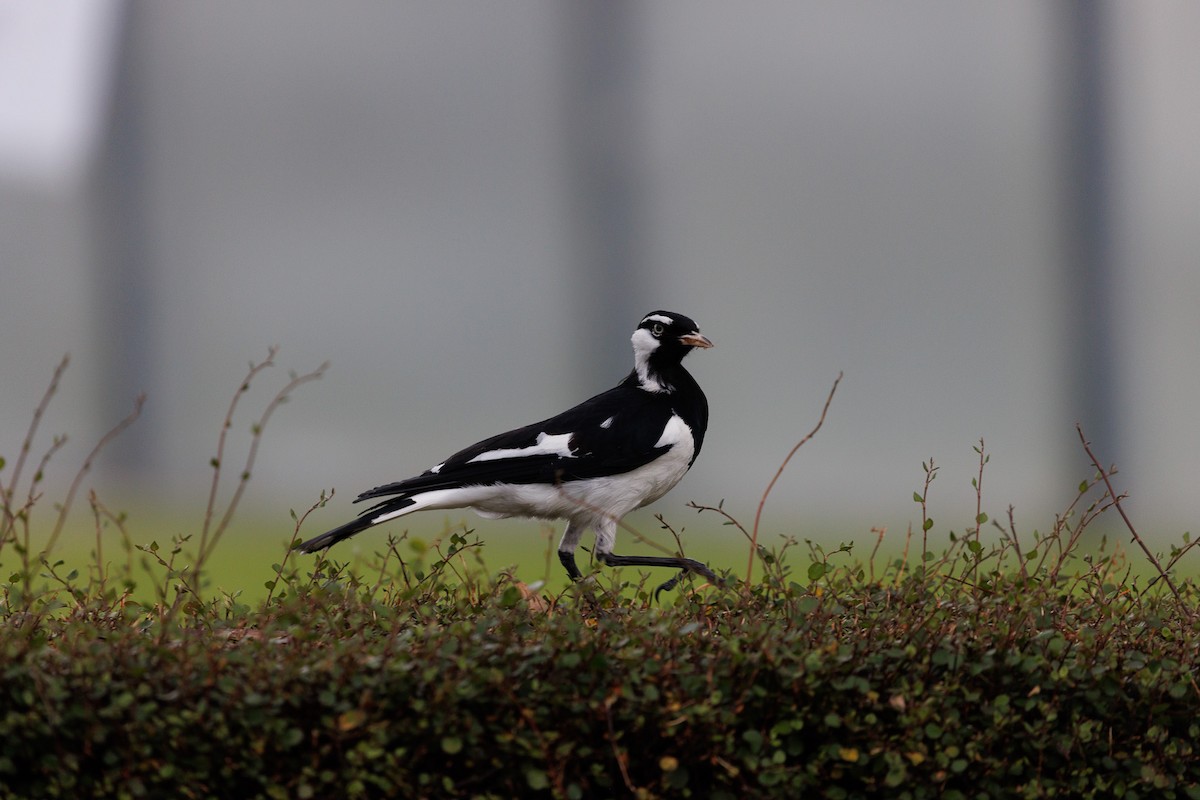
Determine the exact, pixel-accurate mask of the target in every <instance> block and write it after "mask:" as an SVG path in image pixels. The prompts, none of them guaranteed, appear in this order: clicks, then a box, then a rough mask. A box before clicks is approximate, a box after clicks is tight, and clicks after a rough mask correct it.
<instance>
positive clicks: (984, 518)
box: [975, 512, 988, 525]
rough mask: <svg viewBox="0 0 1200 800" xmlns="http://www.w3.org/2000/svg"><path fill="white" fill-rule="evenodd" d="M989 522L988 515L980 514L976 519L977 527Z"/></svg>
mask: <svg viewBox="0 0 1200 800" xmlns="http://www.w3.org/2000/svg"><path fill="white" fill-rule="evenodd" d="M987 521H988V515H987V514H984V513H982V512H981V513H980V514H979V516H978V517H976V518H975V524H976V525H982V524H983V523H985V522H987Z"/></svg>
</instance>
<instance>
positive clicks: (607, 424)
mask: <svg viewBox="0 0 1200 800" xmlns="http://www.w3.org/2000/svg"><path fill="white" fill-rule="evenodd" d="M614 419H616V417H609V418H608V419H606V420H604V422H601V423H600V427H601V428H604V429H605V430H608V429H609V428H611V427H612V424H613V420H614Z"/></svg>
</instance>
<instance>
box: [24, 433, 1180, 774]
mask: <svg viewBox="0 0 1200 800" xmlns="http://www.w3.org/2000/svg"><path fill="white" fill-rule="evenodd" d="M231 414H232V409H231ZM226 427H228V426H226ZM260 432H261V426H256V429H255V431H254V433H255V436H257V435H259V433H260ZM977 449H978V451H979V455H980V477H979V478H978V479H976V481H975V486H976V491H977V492H978V491H979V484H980V483H981V482H982V470H983V465H984V464H985V463H986V461H987V457H986V455H985V454H984V452H983V447H982V443H980V446H979V448H977ZM218 462H219V460H218ZM214 467H215V468H216V469H217V470H218V471H219V469H220V466H219V463H217V464H214ZM1097 469H1098V471H1097V473H1096V475H1095V476H1094V477H1093V479H1091V480H1089V481H1086V482H1084V484H1083V485H1081V486H1080V487H1079V491H1078V495H1077V496H1076V498H1075V499H1074V501H1073V502H1072V503H1071V504H1070V506H1069V507H1068V508H1067V510H1066V511H1064V513H1063V514H1061V515H1059V516H1058V517H1057V518H1056V520H1055V523H1054V525H1053V526H1052V527H1051V528H1050V529H1049V530H1048V531H1047V532H1046V533H1044V534H1041V533H1034V534H1032V535H1031V536H1030V537H1029V538H1028V540H1027V541H1025V542H1022V541H1020V540H1019V538H1018V536H1017V533H1016V528H1015V525H1013V524H1012V521H1011V518H1010V520H1009V524H1008V525H1007V526H997V525H994V524H993V530H994V531H995V533H991V534H989V535H988V536H986V537H985V536H984V535H983V533H984V531H983V528H984V525H985V524H986V523H987V522H988V520H987V518H986V516H985V515H984V514H983V512H982V510H979V511H978V512H977V514H976V516H975V518H974V520H973V521H972V524H971V525H970V526H968V527H967V528H965V530H964V532H962V533H959V534H954V533H947V534H945V535H944V537H942V538H943V539H944V540H945V542H946V543H945V544H944V545H943V546H942V549H941V550H940V551H937V552H935V551H934V550H933V549H931V548H930V546H929V537H930V535H931V534H936V533H937V531H936V530H935V529H934V526H933V525H932V524H931V522H932V520H931V517H930V514H929V506H928V502H927V501H928V500H929V495H930V488H931V483H932V481H933V479H934V477H935V476H936V474H937V472H936V467H935V466H934V465H933V463H932V461H930V462H929V463H928V464H927V465H926V466H925V475H926V477H925V484H924V488H923V491H920V492H917V493H916V495H915V497H914V499H915V500H916V501H917V502H918V503H920V507H921V518H922V523H921V525H920V529H919V530H918V532H917V533H916V534H915V535H914V534H912V533H911V532H910V533H909V534H908V535H907V536H906V537H905V549H904V554H903V555H900V556H897V557H894V558H881V557H879V556H878V547H877V548H876V551H874V552H872V553H871V554H870V555H869V556H868V557H867V558H866V559H865V560H863V559H860V558H856V557H854V555H853V549H852V548H851V546H850V545H843V546H841V547H839V548H836V549H827V548H825V547H823V546H821V545H819V544H815V543H811V542H810V543H808V552H807V557H805V556H803V555H799V554H797V552H796V549H795V548H794V547H793V545H796V544H798V543H796V542H794V541H792V540H785V541H784V543H783V544H782V546H781V547H779V548H769V547H763V546H760V545H759V544H758V542H757V530H756V529H754V530H752V531H751V532H746V531H745V530H744V529H742V530H743V532H744V533H746V535H747V538H748V539H750V540H751V543H752V547H753V548H754V549H753V550H752V552H754V553H755V554H756V556H757V562H758V570H759V573H760V574H759V577H758V578H757V579H756V580H754V581H753V582H750V583H747V582H745V581H739V580H738V579H737V577H735V576H733V575H726V576H725V577H726V585H725V586H722V587H719V586H707V587H701V586H696V585H694V584H688V583H685V584H684V588H683V589H682V590H681V591H680V592H679V593H677V594H674V595H671V596H669V598H668V597H664V599H665V602H664V603H663V604H662V605H656V604H655V603H654V602H653V599H652V593H651V591H650V590H649V589H648V588H647V586H646V576H644V575H641V574H639V573H635V572H632V571H628V570H627V571H625V572H619V573H613V572H609V571H605V572H604V573H602V574H601V575H598V576H597V577H595V578H593V579H589V580H587V581H585V582H583V583H580V584H576V585H574V586H572V587H570V588H568V589H566V590H565V591H564V592H562V593H559V594H552V593H549V592H545V591H538V588H537V587H533V588H531V587H528V586H525V585H524V584H521V583H519V582H518V581H516V580H515V579H514V578H513V577H511V576H509V575H507V574H488V573H487V572H486V571H484V570H482V569H481V567H480V566H479V564H478V562H477V561H476V560H474V559H473V558H472V556H473V555H474V554H476V553H477V552H478V548H479V547H481V544H480V542H479V541H478V540H477V539H474V538H473V537H472V536H471V535H470V533H469V532H454V533H452V534H450V535H449V536H448V538H447V539H445V540H444V541H442V542H437V543H434V544H433V545H432V546H426V545H423V544H421V543H419V542H414V541H407V540H405V539H403V538H401V539H393V540H390V541H389V542H388V543H387V546H386V548H384V549H383V550H382V551H381V552H380V553H378V554H377V555H376V557H375V559H374V560H373V562H371V563H368V564H365V565H362V567H361V568H359V569H357V570H354V571H352V570H350V569H349V568H348V567H347V566H346V565H343V564H338V563H336V562H332V561H326V560H315V561H314V560H311V559H308V558H306V559H304V560H303V561H297V560H296V558H295V557H294V556H293V555H292V554H291V553H285V554H284V555H283V556H282V557H281V559H280V563H279V564H277V565H276V568H275V577H274V579H273V580H272V581H270V582H269V583H268V590H269V593H268V596H267V597H266V599H265V600H263V601H262V602H259V603H255V604H253V605H251V604H247V603H243V602H241V601H239V599H238V597H237V596H235V595H230V594H223V595H221V596H219V597H212V596H210V594H209V593H207V592H206V591H205V589H204V587H205V586H206V585H207V584H205V582H204V580H203V579H202V577H201V574H200V565H201V564H202V563H203V554H204V552H205V548H209V549H211V546H212V544H213V543H214V541H215V540H216V539H219V531H220V528H219V527H214V528H211V529H210V528H208V526H207V523H206V526H205V528H204V529H203V530H204V533H205V535H204V536H202V537H201V541H202V542H205V540H206V539H207V541H206V542H205V543H204V544H203V545H202V547H201V550H200V556H199V557H198V558H197V559H196V560H194V561H190V560H189V563H193V564H195V566H190V567H182V566H179V564H181V563H183V561H184V560H187V559H183V558H181V557H180V553H181V552H183V551H184V549H185V548H186V547H187V546H189V542H188V541H187V540H186V539H182V538H180V539H176V540H175V541H174V542H173V543H172V546H171V547H170V548H166V547H159V546H158V545H157V544H149V545H144V546H142V548H141V552H142V554H143V559H144V560H145V561H146V562H147V563H148V564H149V566H150V567H151V568H152V569H153V570H157V573H156V574H157V575H158V579H159V581H160V583H159V585H158V586H157V587H156V588H155V590H154V592H153V596H151V597H149V598H147V599H141V600H139V599H137V598H138V597H139V595H138V594H137V593H136V592H135V591H134V588H135V587H134V585H133V584H134V583H135V582H136V581H135V579H134V577H133V573H132V568H131V567H127V568H125V569H120V568H115V569H113V570H111V571H110V570H109V569H108V568H103V569H102V568H101V566H100V565H101V564H104V563H105V562H104V561H102V560H101V559H99V558H97V564H96V565H95V566H94V567H93V568H92V570H91V571H90V573H88V574H83V575H80V574H78V573H74V572H72V573H68V574H66V575H62V574H60V570H61V567H60V566H59V565H57V564H55V563H52V562H51V561H50V560H49V558H48V557H42V558H35V557H34V556H33V555H32V552H33V551H32V547H31V544H30V540H29V538H28V536H27V535H25V532H26V531H27V530H28V524H29V519H30V516H31V511H32V504H27V505H24V506H22V507H20V508H17V506H16V501H15V500H14V498H16V497H18V496H20V494H21V493H19V492H16V491H14V490H13V486H14V483H12V482H10V483H9V484H7V485H6V486H5V487H4V498H3V500H4V503H5V514H6V516H5V518H4V519H5V520H6V523H5V528H4V529H3V531H2V532H3V535H2V536H0V558H3V559H5V563H6V565H7V566H6V568H5V572H6V573H7V572H8V571H9V570H10V569H14V568H15V571H14V572H12V573H11V576H10V579H9V580H8V582H7V583H3V584H0V670H2V673H3V674H2V678H3V679H2V680H0V741H2V742H3V743H4V746H3V748H2V749H0V796H3V797H15V798H34V797H36V798H54V797H71V798H88V797H97V798H99V797H103V798H126V797H128V798H137V797H154V798H157V797H181V798H193V797H195V798H231V797H264V798H292V797H297V798H304V797H316V798H324V797H348V798H372V797H380V798H382V797H464V798H466V797H480V798H512V797H540V796H545V797H556V798H557V797H567V798H593V797H626V796H637V797H648V798H650V797H689V796H691V797H713V798H721V797H728V798H757V797H787V798H794V797H807V796H817V797H832V798H850V797H877V796H886V797H896V798H923V797H944V798H955V797H961V798H1000V797H1055V796H1057V797H1129V798H1135V797H1144V798H1150V797H1167V798H1170V797H1200V789H1198V788H1197V787H1198V785H1200V757H1198V755H1197V747H1198V746H1200V713H1198V712H1200V687H1198V686H1197V682H1196V679H1195V670H1196V666H1197V664H1196V662H1197V656H1196V652H1197V649H1196V641H1197V633H1198V630H1197V622H1196V605H1197V603H1196V601H1197V588H1196V585H1195V584H1194V582H1192V581H1190V580H1180V579H1179V578H1178V577H1173V576H1172V570H1173V568H1174V566H1175V565H1176V563H1177V562H1178V561H1179V560H1180V558H1181V557H1182V556H1184V555H1185V554H1186V553H1187V552H1188V551H1190V549H1191V543H1190V542H1185V543H1184V544H1183V545H1182V546H1180V547H1177V548H1173V549H1172V552H1171V554H1170V559H1169V560H1168V561H1167V564H1166V566H1163V565H1162V559H1161V558H1160V557H1155V556H1150V555H1149V551H1147V555H1148V557H1149V558H1150V559H1151V560H1152V563H1153V566H1154V567H1155V569H1154V571H1153V572H1152V573H1151V575H1152V576H1153V579H1152V580H1146V579H1145V578H1139V577H1136V576H1135V574H1134V573H1133V572H1132V571H1131V569H1130V564H1129V562H1128V560H1127V559H1126V557H1125V556H1124V555H1123V554H1122V553H1121V552H1120V551H1119V550H1108V549H1107V548H1105V547H1104V546H1100V547H1099V548H1096V549H1095V551H1094V552H1092V553H1090V554H1087V555H1085V554H1084V553H1083V551H1082V550H1081V548H1080V541H1081V539H1082V534H1083V532H1084V530H1085V528H1087V527H1088V525H1089V524H1091V523H1092V522H1093V521H1094V520H1095V519H1096V518H1097V516H1098V515H1100V514H1101V513H1103V512H1104V511H1105V510H1106V509H1107V508H1109V507H1111V506H1113V505H1114V504H1118V503H1119V501H1120V500H1121V497H1120V496H1119V495H1117V496H1115V497H1114V495H1113V494H1112V487H1111V483H1110V477H1111V475H1112V472H1111V470H1103V469H1099V467H1097ZM243 474H244V475H248V474H249V468H248V467H247V469H246V470H244V472H243ZM216 483H217V481H216V480H214V496H215V487H216ZM1096 494H1100V495H1101V496H1100V497H1099V498H1098V499H1094V500H1091V501H1090V504H1089V498H1091V497H1094V496H1095V495H1096ZM29 496H30V497H32V496H33V493H32V492H31V493H30V495H29ZM324 499H325V498H324V496H322V498H321V500H320V501H319V502H318V505H319V504H320V503H321V502H324ZM764 500H765V496H764ZM981 502H982V501H981ZM92 503H93V510H94V511H95V513H96V515H97V519H98V520H100V519H101V518H103V519H105V520H108V521H109V522H110V523H111V524H112V525H113V526H114V527H115V528H116V529H117V530H118V531H120V530H121V528H120V524H119V522H120V519H119V516H116V515H109V514H107V512H106V511H104V509H103V506H101V505H100V504H99V503H98V501H96V500H95V499H94V498H93V501H92ZM211 508H212V503H211V501H210V509H211ZM697 508H699V509H700V510H702V511H706V512H708V513H710V514H711V513H717V514H720V515H722V516H723V518H724V520H725V521H726V522H728V523H729V524H731V525H733V526H736V527H737V528H738V529H741V526H740V525H739V524H738V523H737V521H736V520H735V519H734V518H733V516H732V515H730V514H729V513H728V512H726V511H725V510H724V509H723V508H722V507H720V506H718V507H717V508H711V509H710V508H705V507H697ZM10 512H11V513H10ZM220 516H221V515H217V514H209V515H206V517H211V518H218V517H220ZM227 517H228V515H226V516H225V518H226V519H227ZM303 521H304V517H303V516H298V517H297V518H296V530H297V536H298V535H299V530H300V527H301V526H302V524H303ZM664 524H665V523H664ZM1129 530H1130V532H1131V533H1132V534H1133V536H1134V538H1135V539H1137V540H1138V541H1139V543H1140V538H1139V537H1137V534H1136V533H1135V532H1134V531H1133V529H1132V526H1130V528H1129ZM879 539H880V540H881V539H882V533H880V534H879ZM97 549H99V544H98V545H97ZM910 549H911V550H912V552H913V553H914V555H913V557H912V558H910V557H909V552H910ZM129 550H130V552H132V548H129ZM42 555H43V556H45V555H47V554H46V553H44V552H43V553H42Z"/></svg>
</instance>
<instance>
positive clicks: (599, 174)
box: [562, 0, 682, 389]
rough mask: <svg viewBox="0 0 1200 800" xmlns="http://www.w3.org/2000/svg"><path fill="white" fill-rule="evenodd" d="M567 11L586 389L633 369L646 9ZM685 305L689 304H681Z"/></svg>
mask: <svg viewBox="0 0 1200 800" xmlns="http://www.w3.org/2000/svg"><path fill="white" fill-rule="evenodd" d="M562 9H563V13H564V14H565V16H566V26H567V29H566V35H565V36H564V42H565V55H566V59H567V79H566V80H565V81H564V85H565V88H566V101H565V113H566V124H565V126H564V133H565V137H566V158H567V159H568V162H569V163H568V165H567V174H568V175H569V180H570V185H569V187H568V191H569V193H570V198H571V200H570V202H571V206H572V207H571V215H570V216H571V219H572V220H573V231H572V241H573V244H572V248H571V252H572V261H573V263H572V264H571V265H570V266H571V269H572V271H573V272H574V274H575V276H576V280H575V282H574V283H575V285H574V287H573V290H572V298H571V299H572V303H573V304H574V309H573V313H572V318H573V319H575V320H576V324H575V325H574V326H573V328H574V330H573V332H572V333H573V336H574V337H575V346H574V352H576V353H578V354H579V363H580V365H581V366H580V375H579V380H580V382H581V383H582V385H583V387H584V388H586V389H595V388H596V386H597V381H600V382H604V381H611V380H613V376H615V375H622V374H624V373H625V372H628V371H629V369H630V356H629V352H628V350H627V348H623V347H614V346H613V344H612V343H613V342H621V341H623V340H625V339H628V338H629V335H630V334H631V333H632V332H633V326H634V324H635V323H636V322H637V321H638V320H639V319H640V318H641V315H642V314H644V313H646V312H647V311H649V310H651V309H649V308H643V307H642V306H644V305H646V304H647V303H654V302H655V300H653V299H651V298H648V297H646V296H645V288H646V286H647V283H648V281H647V280H646V271H647V266H648V265H647V254H646V247H645V241H646V230H645V227H646V219H645V205H646V204H645V201H644V199H643V194H644V181H645V177H644V176H645V170H644V169H643V168H642V164H641V155H642V152H643V148H642V146H641V144H642V142H641V139H642V137H641V125H640V123H641V119H642V115H641V114H640V113H639V108H638V100H639V97H640V93H639V83H640V81H639V66H640V65H639V59H638V41H637V40H638V35H637V33H638V31H637V28H638V16H639V15H638V5H637V4H636V3H634V2H632V0H580V2H573V3H569V4H567V5H565V6H562ZM679 310H682V309H679Z"/></svg>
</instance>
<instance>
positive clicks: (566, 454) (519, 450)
mask: <svg viewBox="0 0 1200 800" xmlns="http://www.w3.org/2000/svg"><path fill="white" fill-rule="evenodd" d="M573 435H574V434H570V433H556V434H554V435H553V436H551V435H550V434H548V433H539V434H538V435H537V443H536V444H531V445H530V446H529V447H504V448H501V449H499V450H488V451H487V452H486V453H480V454H479V455H477V456H475V457H474V458H472V459H471V460H470V461H468V462H467V463H468V464H471V463H474V462H476V461H495V460H497V459H501V458H525V457H527V456H562V457H563V458H572V457H573V454H572V453H571V436H573Z"/></svg>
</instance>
